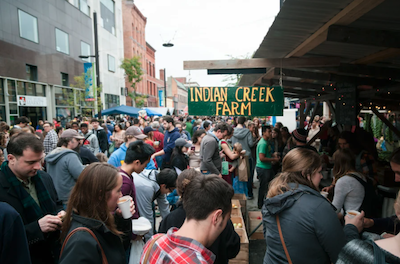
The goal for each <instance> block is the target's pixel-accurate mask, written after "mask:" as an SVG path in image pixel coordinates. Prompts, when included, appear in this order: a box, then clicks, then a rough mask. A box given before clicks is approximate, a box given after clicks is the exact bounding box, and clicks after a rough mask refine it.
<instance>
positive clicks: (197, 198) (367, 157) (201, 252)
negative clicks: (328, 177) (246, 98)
mask: <svg viewBox="0 0 400 264" xmlns="http://www.w3.org/2000/svg"><path fill="white" fill-rule="evenodd" d="M306 122H307V123H305V124H304V125H303V127H304V128H300V127H299V128H297V129H295V130H294V131H292V132H291V133H290V132H289V129H288V128H287V127H284V126H283V124H282V123H280V122H277V123H275V124H274V126H271V125H270V123H269V120H268V119H265V118H254V119H247V118H246V117H243V116H240V117H234V118H229V117H228V118H227V117H189V116H171V115H168V116H163V117H156V116H153V117H138V118H136V117H135V118H133V117H128V116H124V117H117V118H116V119H114V118H112V117H108V118H107V119H105V120H99V119H95V118H94V119H89V118H78V117H77V118H75V119H74V120H72V121H71V122H68V123H66V124H64V126H63V125H61V124H60V123H59V122H57V120H55V119H53V120H52V121H42V120H40V121H39V122H38V125H37V127H36V128H33V127H32V126H31V125H30V120H29V119H28V118H26V117H19V118H18V119H16V120H15V121H14V124H12V126H11V124H10V125H9V124H7V123H6V122H0V151H1V152H0V158H1V162H2V163H1V168H0V209H1V210H2V212H4V214H1V216H0V230H2V232H3V233H2V234H0V237H1V238H0V263H57V262H58V263H106V262H105V261H107V262H108V263H121V264H122V263H175V262H176V263H228V261H229V259H232V258H235V256H236V255H237V254H238V253H239V250H240V238H239V235H238V234H237V233H236V232H235V229H234V226H233V223H232V221H231V220H230V212H231V208H232V206H231V199H232V197H233V195H234V193H238V194H244V195H246V197H247V199H248V200H252V199H254V196H255V195H254V193H253V191H254V190H255V189H257V186H256V184H255V183H254V177H255V176H256V177H257V179H258V181H259V186H258V194H257V197H258V199H257V203H256V204H257V206H258V208H259V209H261V210H262V216H263V219H262V221H263V226H264V236H265V239H266V242H267V248H266V253H265V258H264V263H335V262H338V263H373V261H372V260H371V259H374V256H375V258H377V255H376V254H378V253H379V254H380V255H379V257H380V258H384V259H385V261H386V262H387V263H399V261H400V251H399V248H400V243H399V242H398V241H400V240H399V239H398V236H399V235H397V233H398V229H397V228H396V227H397V221H396V219H397V217H391V218H384V219H382V218H379V217H380V214H379V203H378V201H379V198H378V197H377V196H374V195H376V192H375V191H376V190H375V188H376V183H377V180H378V179H377V173H376V163H377V152H376V148H375V147H374V139H373V137H372V136H371V135H369V134H368V133H365V131H363V130H362V129H360V128H355V129H354V132H350V131H343V132H341V133H339V131H338V130H337V129H336V127H329V129H327V130H324V129H322V127H323V125H324V122H327V120H326V119H324V118H319V117H318V116H316V117H315V118H314V119H313V120H312V122H310V121H309V120H308V121H306ZM315 138H318V139H317V140H315ZM390 165H391V167H392V169H393V171H394V172H395V174H396V180H398V181H400V150H399V149H397V150H396V151H395V152H394V153H393V156H392V158H391V163H390ZM243 168H244V169H243ZM330 171H331V172H332V175H333V180H332V183H331V184H330V185H329V184H328V186H326V185H325V186H324V185H322V184H321V179H322V178H323V176H322V174H324V173H327V172H330ZM320 191H322V192H320ZM122 196H124V197H130V199H131V200H130V201H131V202H130V205H129V208H130V212H131V214H132V217H131V218H129V219H125V218H124V217H123V216H122V212H121V210H120V209H118V206H117V204H118V201H119V199H120V198H121V197H122ZM399 204H400V201H397V202H396V203H395V210H396V212H400V207H399ZM350 210H354V211H358V214H357V215H356V216H355V217H349V215H348V214H347V212H348V211H350ZM397 215H398V216H399V217H400V213H399V214H397ZM157 216H161V219H162V221H161V224H160V226H159V227H158V226H157V225H156V217H157ZM139 217H143V218H145V219H147V221H148V222H149V223H150V224H151V226H152V228H151V229H150V230H149V232H147V233H146V234H144V235H138V234H137V233H135V232H133V231H132V221H131V220H133V219H139ZM393 230H394V232H393ZM396 230H397V231H396ZM364 231H368V232H370V233H371V234H372V233H378V234H380V233H382V232H387V233H391V235H388V234H386V235H385V236H384V237H385V239H383V240H379V241H377V242H376V243H375V242H366V241H367V240H360V238H361V236H360V233H365V232H364ZM387 237H389V238H387ZM16 245H18V246H16ZM394 245H397V246H396V247H395V246H394ZM357 248H362V250H363V251H362V252H364V253H365V254H364V253H363V254H361V253H360V252H358V249H357ZM355 252H356V253H355ZM377 252H378V253H377ZM382 256H383V257H382ZM178 259H179V261H178ZM378 263H380V262H378Z"/></svg>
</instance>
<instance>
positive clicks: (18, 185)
mask: <svg viewBox="0 0 400 264" xmlns="http://www.w3.org/2000/svg"><path fill="white" fill-rule="evenodd" d="M1 171H2V172H3V173H4V175H5V176H6V179H7V181H8V182H9V183H10V184H11V186H12V187H13V188H14V190H15V192H16V193H17V196H18V197H19V199H20V201H21V202H22V205H23V206H24V209H25V210H24V212H25V215H26V219H27V222H28V223H31V222H34V221H37V220H38V219H40V218H42V217H43V216H45V215H47V214H53V215H55V214H56V205H55V203H54V202H53V200H52V199H51V197H50V194H49V192H48V191H47V189H46V187H45V186H44V184H43V181H42V177H41V176H40V173H39V171H38V173H37V174H36V175H35V176H33V177H31V178H30V180H31V181H32V183H33V184H35V188H36V194H37V197H38V200H39V203H40V206H39V205H38V204H37V203H36V202H35V200H34V199H33V198H32V196H31V195H30V194H29V193H28V192H27V191H26V190H25V188H24V186H23V185H22V182H20V181H19V180H18V179H17V177H16V176H15V175H14V173H13V172H12V171H11V169H10V168H9V167H8V162H3V164H1Z"/></svg>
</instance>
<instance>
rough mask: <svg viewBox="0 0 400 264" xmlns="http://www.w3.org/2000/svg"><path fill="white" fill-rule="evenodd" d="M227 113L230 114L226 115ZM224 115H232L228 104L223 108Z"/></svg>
mask: <svg viewBox="0 0 400 264" xmlns="http://www.w3.org/2000/svg"><path fill="white" fill-rule="evenodd" d="M225 112H228V114H225ZM222 115H224V116H227V115H232V114H231V111H230V110H229V106H228V104H227V103H226V102H224V107H223V108H222Z"/></svg>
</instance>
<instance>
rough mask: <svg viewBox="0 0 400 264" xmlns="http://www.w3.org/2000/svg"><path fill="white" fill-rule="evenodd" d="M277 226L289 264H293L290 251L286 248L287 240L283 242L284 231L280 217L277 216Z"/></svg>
mask: <svg viewBox="0 0 400 264" xmlns="http://www.w3.org/2000/svg"><path fill="white" fill-rule="evenodd" d="M276 224H277V225H278V231H279V237H280V238H281V243H282V246H283V250H284V251H285V255H286V258H287V261H288V263H289V264H293V262H292V260H291V258H290V255H289V251H288V250H287V248H286V244H285V240H283V235H282V229H281V222H280V221H279V215H276Z"/></svg>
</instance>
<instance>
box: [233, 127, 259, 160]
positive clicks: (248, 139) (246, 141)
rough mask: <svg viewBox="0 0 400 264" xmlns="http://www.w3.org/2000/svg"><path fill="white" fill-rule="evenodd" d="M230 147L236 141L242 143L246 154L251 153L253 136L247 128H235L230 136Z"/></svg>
mask: <svg viewBox="0 0 400 264" xmlns="http://www.w3.org/2000/svg"><path fill="white" fill-rule="evenodd" d="M231 141H232V147H233V145H235V143H236V142H239V143H240V144H242V148H243V150H246V156H250V155H251V148H252V147H253V146H254V141H253V136H252V135H251V132H250V130H249V129H248V128H239V127H237V128H235V130H234V131H233V136H232V138H231Z"/></svg>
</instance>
